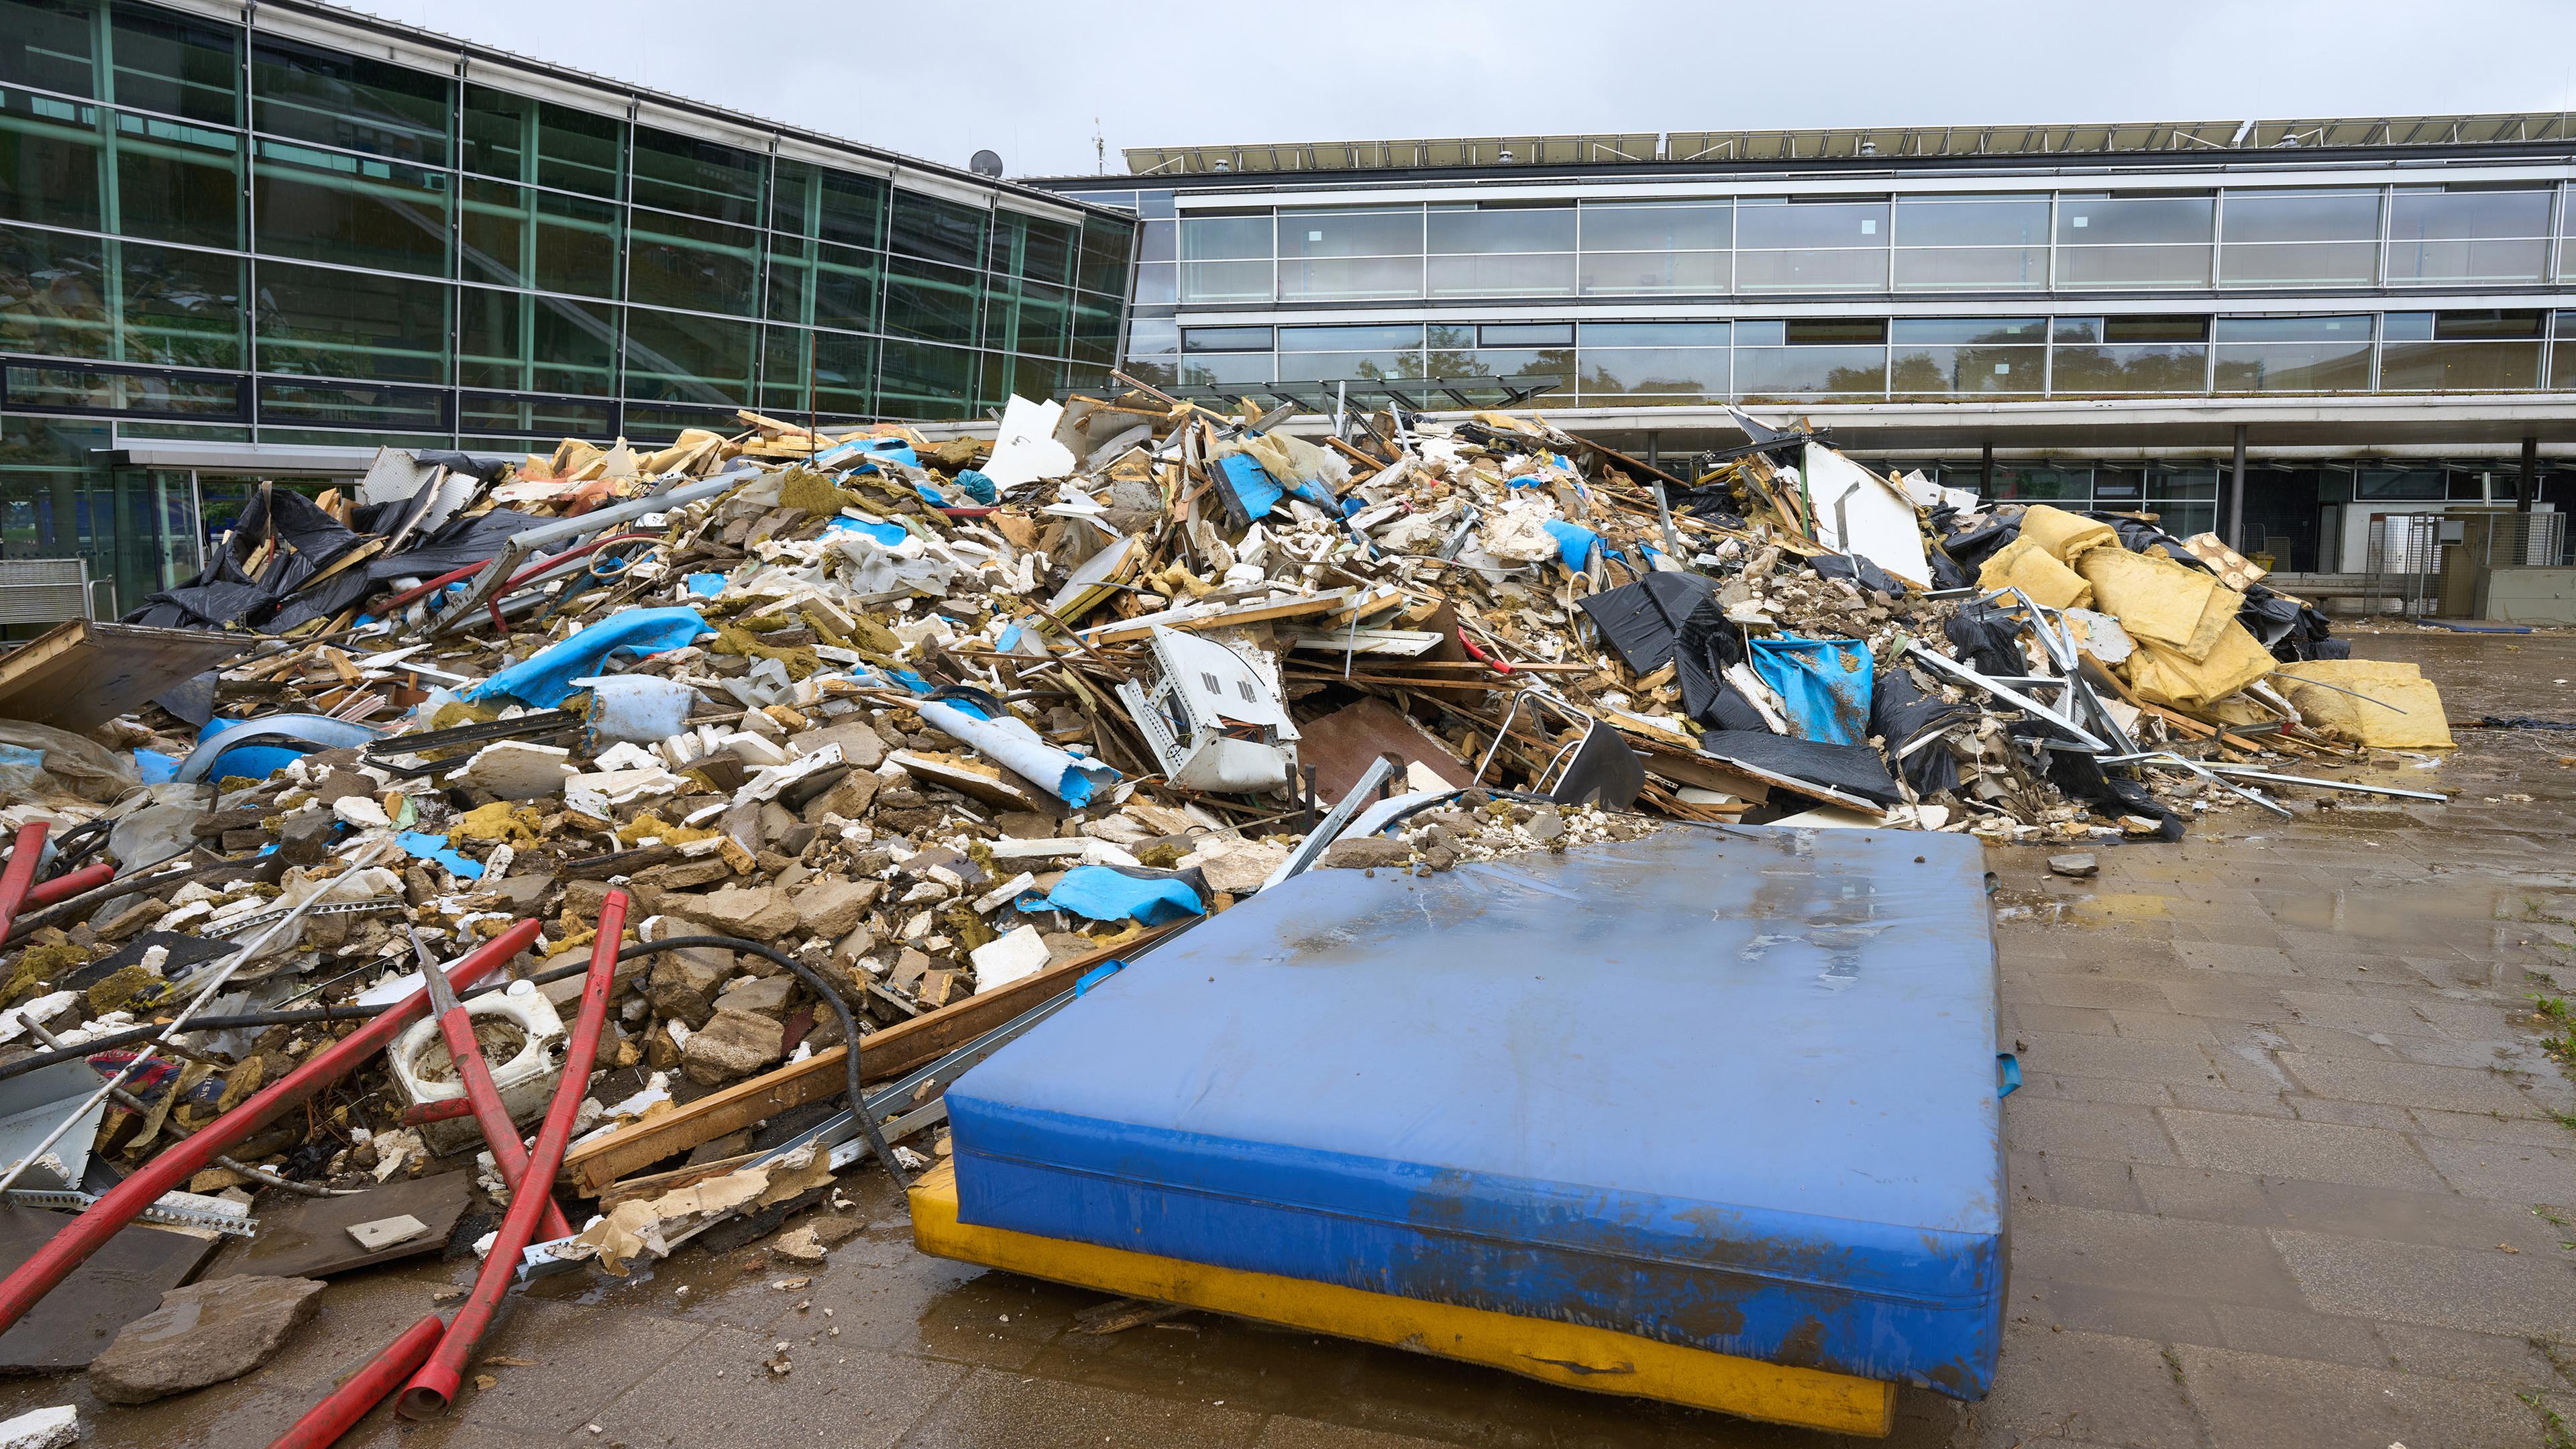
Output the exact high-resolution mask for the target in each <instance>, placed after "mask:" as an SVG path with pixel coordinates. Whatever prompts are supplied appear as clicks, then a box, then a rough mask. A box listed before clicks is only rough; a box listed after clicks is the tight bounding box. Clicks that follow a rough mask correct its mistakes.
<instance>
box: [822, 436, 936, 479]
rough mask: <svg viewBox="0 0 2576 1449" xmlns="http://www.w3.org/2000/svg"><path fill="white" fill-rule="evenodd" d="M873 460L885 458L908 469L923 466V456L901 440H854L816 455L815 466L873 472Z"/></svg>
mask: <svg viewBox="0 0 2576 1449" xmlns="http://www.w3.org/2000/svg"><path fill="white" fill-rule="evenodd" d="M872 458H885V459H888V460H890V461H892V462H896V463H901V464H902V465H904V466H905V467H907V468H918V467H920V466H921V455H920V454H918V453H915V452H914V451H913V450H912V445H911V444H910V443H907V442H905V441H904V440H903V439H901V438H852V439H851V440H850V441H848V442H846V443H840V444H837V445H835V446H833V447H829V448H825V449H824V450H823V451H822V452H819V453H817V454H815V455H814V466H815V467H817V468H845V469H848V470H850V471H853V472H856V471H858V470H860V469H870V471H873V469H872V468H871V466H870V463H869V460H870V459H872Z"/></svg>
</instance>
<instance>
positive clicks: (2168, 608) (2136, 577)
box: [2075, 548, 2259, 661]
mask: <svg viewBox="0 0 2576 1449" xmlns="http://www.w3.org/2000/svg"><path fill="white" fill-rule="evenodd" d="M2075 571H2076V572H2077V573H2080V574H2082V575H2083V576H2084V579H2085V581H2086V582H2087V583H2090V584H2091V585H2092V586H2093V607H2095V608H2097V609H2099V610H2101V611H2102V612H2103V613H2105V614H2109V615H2111V616H2112V617H2114V618H2116V619H2118V620H2119V621H2120V627H2121V628H2123V629H2126V630H2128V631H2129V637H2130V638H2132V639H2135V640H2137V641H2138V642H2139V643H2141V644H2154V645H2158V646H2161V647H2162V648H2164V649H2166V650H2168V651H2171V652H2173V653H2176V654H2180V655H2181V656H2183V657H2184V658H2186V659H2190V660H2194V661H2198V660H2203V659H2207V658H2208V657H2209V651H2211V650H2212V649H2215V648H2217V647H2218V646H2219V641H2220V637H2221V635H2222V634H2223V633H2224V632H2225V630H2226V628H2227V626H2228V625H2230V624H2233V623H2235V622H2236V611H2237V610H2238V609H2239V608H2241V607H2243V606H2244V603H2245V596H2244V595H2243V594H2240V593H2238V592H2236V591H2235V590H2234V589H2231V588H2229V587H2227V586H2226V585H2225V584H2222V583H2220V582H2219V581H2218V580H2217V579H2215V578H2213V577H2211V576H2210V575H2208V574H2206V573H2203V572H2201V571H2200V570H2199V569H2196V568H2192V567H2190V566H2189V565H2186V564H2178V563H2175V562H2174V561H2173V560H2172V559H2168V558H2155V557H2152V556H2150V555H2147V554H2143V553H2130V552H2129V551H2128V550H2126V549H2118V548H2097V549H2094V550H2092V551H2090V552H2088V553H2086V554H2085V555H2084V556H2083V557H2081V558H2079V559H2077V560H2076V561H2075ZM2239 632H2242V631H2241V630H2240V631H2239ZM2258 652H2259V650H2258Z"/></svg>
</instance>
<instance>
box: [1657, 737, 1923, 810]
mask: <svg viewBox="0 0 2576 1449" xmlns="http://www.w3.org/2000/svg"><path fill="white" fill-rule="evenodd" d="M1699 747H1700V749H1701V750H1702V751H1703V752H1705V753H1707V754H1711V755H1714V756H1716V757H1717V758H1719V759H1721V760H1732V761H1734V762H1736V763H1737V764H1743V765H1751V766H1753V767H1754V768H1756V769H1760V770H1768V771H1770V772H1771V773H1772V774H1774V775H1786V776H1788V777H1789V778H1791V779H1793V780H1804V781H1806V782H1808V783H1809V784H1811V785H1823V786H1825V787H1826V788H1828V789H1833V790H1839V791H1841V792H1843V793H1844V794H1846V795H1857V796H1859V797H1860V798H1862V799H1864V800H1869V801H1873V802H1875V803H1877V804H1880V805H1901V804H1903V803H1905V792H1904V791H1902V790H1899V789H1898V788H1897V787H1896V777H1895V776H1893V775H1890V774H1888V773H1887V765H1886V762H1884V761H1882V760H1881V759H1879V757H1878V751H1876V750H1873V749H1871V748H1870V747H1869V746H1867V745H1829V744H1825V743H1823V742H1821V741H1817V740H1802V739H1797V738H1794V737H1792V736H1789V735H1775V734H1773V733H1771V732H1770V731H1769V730H1711V731H1709V732H1708V733H1707V734H1705V735H1702V736H1700V741H1699Z"/></svg>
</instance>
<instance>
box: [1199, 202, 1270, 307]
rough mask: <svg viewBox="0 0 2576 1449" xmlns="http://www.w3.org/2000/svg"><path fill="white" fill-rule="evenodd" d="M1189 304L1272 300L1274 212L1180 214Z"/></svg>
mask: <svg viewBox="0 0 2576 1449" xmlns="http://www.w3.org/2000/svg"><path fill="white" fill-rule="evenodd" d="M1180 227H1181V237H1180V245H1181V275H1180V296H1181V300H1182V301H1184V302H1256V301H1257V302H1266V301H1269V300H1270V288H1271V281H1270V278H1271V269H1270V245H1271V243H1270V227H1271V222H1270V213H1268V212H1266V211H1265V212H1260V213H1257V214H1231V215H1214V216H1201V215H1193V216H1187V217H1183V218H1181V223H1180Z"/></svg>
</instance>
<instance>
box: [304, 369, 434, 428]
mask: <svg viewBox="0 0 2576 1449" xmlns="http://www.w3.org/2000/svg"><path fill="white" fill-rule="evenodd" d="M259 420H260V421H261V422H262V423H264V424H271V425H283V426H288V427H305V428H363V429H366V430H367V431H370V432H383V433H400V432H424V433H444V432H446V431H448V428H449V424H448V421H447V394H445V393H443V392H436V391H432V390H430V389H427V388H413V387H386V386H383V385H381V384H373V385H371V384H366V383H310V382H288V381H284V380H281V379H275V378H262V379H260V382H259Z"/></svg>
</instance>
